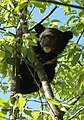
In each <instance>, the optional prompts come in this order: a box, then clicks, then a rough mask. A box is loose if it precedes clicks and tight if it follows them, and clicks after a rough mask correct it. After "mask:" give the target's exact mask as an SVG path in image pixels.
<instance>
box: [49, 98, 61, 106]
mask: <svg viewBox="0 0 84 120" xmlns="http://www.w3.org/2000/svg"><path fill="white" fill-rule="evenodd" d="M48 101H49V102H50V103H52V104H54V105H60V101H58V100H56V99H53V100H51V99H48Z"/></svg>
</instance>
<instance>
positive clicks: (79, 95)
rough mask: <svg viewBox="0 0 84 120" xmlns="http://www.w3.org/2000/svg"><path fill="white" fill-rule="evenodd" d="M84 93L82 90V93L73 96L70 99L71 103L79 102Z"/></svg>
mask: <svg viewBox="0 0 84 120" xmlns="http://www.w3.org/2000/svg"><path fill="white" fill-rule="evenodd" d="M83 95H84V91H83V92H82V93H80V94H78V95H77V96H76V97H75V98H73V99H74V100H73V99H72V100H70V101H71V102H70V105H74V104H75V103H77V102H78V100H79V99H80V98H81V97H82V96H83Z"/></svg>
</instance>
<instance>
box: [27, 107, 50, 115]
mask: <svg viewBox="0 0 84 120" xmlns="http://www.w3.org/2000/svg"><path fill="white" fill-rule="evenodd" d="M25 110H28V111H38V112H41V113H44V114H49V115H50V114H51V113H50V112H47V111H43V110H38V109H33V108H28V109H25Z"/></svg>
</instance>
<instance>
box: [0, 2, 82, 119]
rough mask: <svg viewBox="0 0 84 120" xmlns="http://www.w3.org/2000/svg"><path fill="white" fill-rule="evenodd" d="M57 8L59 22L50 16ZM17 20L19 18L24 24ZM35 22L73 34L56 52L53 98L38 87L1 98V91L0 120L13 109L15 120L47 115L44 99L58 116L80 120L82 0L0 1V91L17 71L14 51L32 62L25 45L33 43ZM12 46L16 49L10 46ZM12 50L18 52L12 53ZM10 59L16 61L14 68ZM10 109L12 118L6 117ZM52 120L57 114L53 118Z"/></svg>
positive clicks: (6, 90) (7, 89)
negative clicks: (67, 42)
mask: <svg viewBox="0 0 84 120" xmlns="http://www.w3.org/2000/svg"><path fill="white" fill-rule="evenodd" d="M61 9H62V12H63V14H64V15H62V14H61V16H64V17H65V18H66V20H65V21H64V22H63V20H62V19H61V18H60V19H58V18H56V17H55V16H53V14H54V12H55V14H58V16H59V14H60V10H61ZM57 11H58V12H57ZM38 12H39V15H43V16H42V17H43V18H40V17H39V15H38V16H36V15H37V14H36V13H38ZM51 15H52V19H51ZM35 19H36V20H35ZM37 19H38V20H39V21H37ZM21 21H25V23H26V24H25V23H22V22H21ZM38 23H42V24H43V25H44V26H45V27H49V28H57V29H59V30H61V31H63V32H65V31H67V30H71V31H72V32H73V35H74V37H73V39H72V40H70V42H69V44H68V45H67V47H66V49H65V50H64V51H63V52H62V53H61V54H60V55H59V56H58V62H57V66H56V69H55V77H54V80H53V82H52V83H50V85H51V88H52V92H53V95H54V97H53V99H52V98H51V99H50V98H48V97H46V95H45V94H44V92H43V91H42V90H41V91H39V93H38V92H35V93H33V94H28V95H21V94H20V93H17V94H15V93H14V94H13V96H12V95H10V98H8V99H7V100H6V101H5V100H4V99H3V97H2V96H1V97H0V120H4V119H5V118H6V120H9V119H10V120H12V119H14V120H15V119H16V117H15V115H16V114H15V113H14V112H15V110H16V112H18V115H17V117H18V118H19V120H20V119H21V120H28V119H29V120H52V116H51V112H50V109H49V107H48V101H49V103H50V104H52V105H55V106H56V109H58V110H60V111H62V112H63V120H71V119H73V120H84V96H83V95H84V67H83V66H84V1H83V0H75V1H73V0H59V2H57V1H55V0H39V1H38V0H23V1H22V0H1V1H0V73H1V74H0V91H1V92H2V93H3V94H9V93H10V92H11V91H12V87H13V82H11V81H12V80H13V79H14V80H15V79H16V78H15V72H16V71H17V74H18V67H19V64H20V63H19V64H17V62H15V61H14V59H12V58H14V57H15V56H16V57H15V59H18V60H20V59H24V57H26V56H28V58H29V61H31V63H33V62H34V55H33V53H32V52H31V51H30V48H31V46H35V45H36V40H37V38H36V33H35V31H34V28H35V26H36V25H37V24H38ZM20 29H21V30H22V31H20ZM31 40H32V41H31ZM18 41H19V42H18ZM17 48H18V50H16V49H17ZM18 52H19V53H20V54H19V57H18V58H17V53H18ZM14 64H16V71H15V72H14ZM38 69H39V68H38ZM16 76H17V75H16ZM14 98H15V100H14ZM12 100H14V102H12ZM32 102H34V104H36V103H39V105H38V109H35V108H34V106H32V108H30V105H29V104H30V103H31V105H32ZM11 104H12V107H11ZM39 106H40V107H39ZM11 109H12V111H11ZM51 111H52V110H51ZM11 114H12V117H13V118H11V117H10V116H11ZM61 114H62V113H61V112H60V115H61ZM56 120H62V119H59V117H58V118H57V119H56Z"/></svg>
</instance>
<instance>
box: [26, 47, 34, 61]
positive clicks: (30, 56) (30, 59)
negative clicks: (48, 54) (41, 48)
mask: <svg viewBox="0 0 84 120" xmlns="http://www.w3.org/2000/svg"><path fill="white" fill-rule="evenodd" d="M27 58H28V60H29V61H30V62H31V63H33V62H34V53H33V52H32V51H31V49H30V48H29V49H27Z"/></svg>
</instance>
